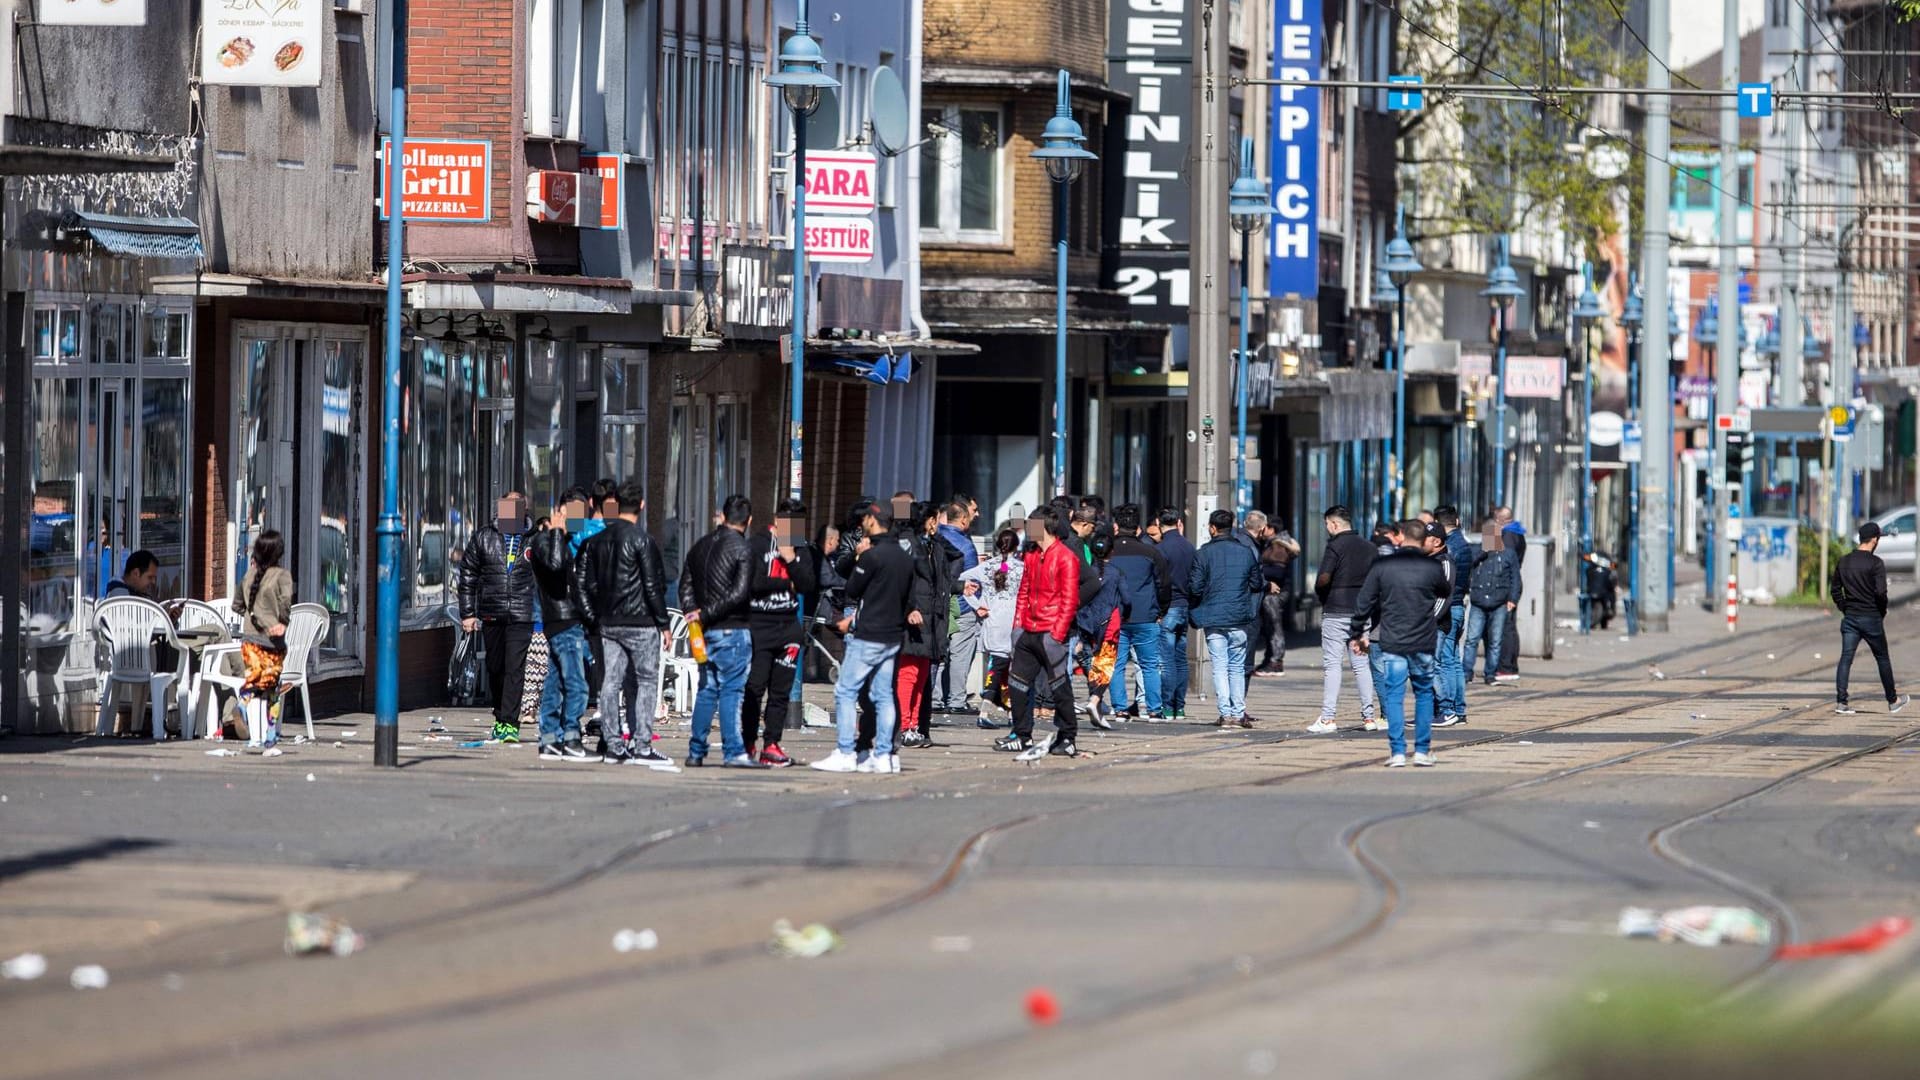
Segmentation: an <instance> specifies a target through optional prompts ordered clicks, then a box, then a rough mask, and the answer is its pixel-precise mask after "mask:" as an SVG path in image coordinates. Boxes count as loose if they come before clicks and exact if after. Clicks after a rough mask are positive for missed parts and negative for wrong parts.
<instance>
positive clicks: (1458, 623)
mask: <svg viewBox="0 0 1920 1080" xmlns="http://www.w3.org/2000/svg"><path fill="white" fill-rule="evenodd" d="M1433 519H1434V521H1435V522H1437V523H1438V524H1439V525H1440V527H1441V528H1442V529H1445V530H1446V534H1447V535H1446V541H1445V543H1446V559H1447V561H1448V562H1449V564H1451V566H1452V567H1453V597H1452V598H1451V599H1450V600H1448V601H1447V611H1446V613H1445V614H1444V615H1442V616H1441V617H1440V619H1441V624H1440V642H1439V645H1440V651H1439V654H1438V656H1439V661H1440V686H1439V688H1438V689H1437V690H1436V691H1435V692H1434V697H1435V698H1436V699H1437V702H1436V705H1435V708H1436V709H1438V710H1439V714H1440V715H1439V717H1438V718H1437V719H1435V720H1434V722H1433V723H1434V726H1435V727H1452V726H1454V725H1455V724H1464V723H1466V722H1467V672H1466V669H1465V668H1464V667H1462V666H1461V664H1460V634H1461V632H1462V631H1463V630H1464V629H1465V628H1466V625H1467V579H1468V578H1470V577H1471V576H1472V575H1473V545H1471V544H1469V543H1467V537H1466V534H1465V533H1463V532H1461V531H1460V511H1459V509H1458V508H1456V507H1452V506H1442V507H1439V508H1438V509H1436V510H1434V512H1433Z"/></svg>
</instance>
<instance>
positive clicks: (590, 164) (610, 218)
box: [580, 154, 626, 229]
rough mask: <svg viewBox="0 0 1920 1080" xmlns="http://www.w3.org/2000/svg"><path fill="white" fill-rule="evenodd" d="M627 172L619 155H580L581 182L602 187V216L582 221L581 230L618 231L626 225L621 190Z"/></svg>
mask: <svg viewBox="0 0 1920 1080" xmlns="http://www.w3.org/2000/svg"><path fill="white" fill-rule="evenodd" d="M625 172H626V163H625V162H624V161H622V160H621V158H620V155H619V154H582V155H580V182H581V183H582V184H599V185H600V215H599V217H598V218H597V219H596V220H593V221H582V222H581V223H580V227H581V228H583V229H618V228H620V227H621V226H622V225H624V224H626V222H624V221H623V220H621V213H622V209H623V207H622V202H623V200H624V198H625V196H624V195H623V194H622V193H621V190H620V187H621V184H622V182H623V181H624V179H625V176H624V174H625Z"/></svg>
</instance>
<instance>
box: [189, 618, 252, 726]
mask: <svg viewBox="0 0 1920 1080" xmlns="http://www.w3.org/2000/svg"><path fill="white" fill-rule="evenodd" d="M222 605H223V602H222V601H214V602H213V603H208V602H207V601H205V600H183V601H181V602H180V613H179V615H178V616H176V617H175V619H174V625H175V626H177V627H178V628H180V629H182V630H191V629H194V628H197V627H201V626H214V627H218V628H219V629H220V630H221V632H222V637H221V638H220V639H219V640H217V641H212V642H208V643H207V644H205V645H203V646H201V647H200V654H199V661H200V662H199V666H198V670H196V671H193V672H192V676H193V678H192V680H191V682H188V681H187V680H185V679H183V680H182V681H181V685H180V723H181V725H182V727H181V729H180V734H181V735H182V736H183V737H185V738H192V735H190V734H189V733H188V728H187V727H186V726H185V725H187V724H189V723H192V724H193V725H195V726H196V727H198V729H199V732H200V734H201V735H203V736H204V737H206V738H209V739H211V738H213V737H214V736H215V735H218V734H219V733H220V726H221V725H220V722H219V721H220V709H219V706H220V691H221V690H222V689H223V688H224V689H226V690H227V691H228V692H230V693H233V694H238V693H239V692H240V685H241V684H242V683H244V682H246V675H245V674H244V673H241V674H234V671H233V667H232V665H230V664H229V661H230V660H237V659H238V658H239V656H240V643H239V642H237V641H233V640H231V637H232V634H233V624H232V623H231V622H230V621H229V620H228V614H229V612H228V609H227V608H226V607H224V606H222ZM182 655H183V666H184V663H185V661H184V657H185V656H186V655H187V654H184V653H183V654H182Z"/></svg>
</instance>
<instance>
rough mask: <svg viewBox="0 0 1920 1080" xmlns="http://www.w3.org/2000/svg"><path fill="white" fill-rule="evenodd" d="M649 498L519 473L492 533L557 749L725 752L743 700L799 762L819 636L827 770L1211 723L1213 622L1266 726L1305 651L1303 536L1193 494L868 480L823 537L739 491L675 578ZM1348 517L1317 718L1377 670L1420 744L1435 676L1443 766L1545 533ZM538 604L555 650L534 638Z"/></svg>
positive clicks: (487, 561)
mask: <svg viewBox="0 0 1920 1080" xmlns="http://www.w3.org/2000/svg"><path fill="white" fill-rule="evenodd" d="M644 509H645V502H644V497H643V491H642V489H641V488H640V487H639V486H638V485H634V484H628V485H616V484H614V483H613V482H611V481H601V482H600V483H598V484H596V485H595V486H594V487H593V488H592V490H587V489H583V488H574V489H570V490H568V491H567V492H565V493H564V494H563V495H562V496H561V499H560V505H559V506H558V507H556V508H554V509H553V511H552V513H551V514H550V515H548V516H547V517H545V518H536V517H534V516H532V515H530V514H529V512H528V507H527V503H526V500H525V499H524V498H523V497H522V496H520V495H519V494H518V493H509V494H508V495H507V496H506V497H505V498H503V499H502V500H501V501H500V503H499V505H498V507H497V513H496V516H495V520H494V521H493V522H492V523H490V524H488V525H487V526H485V527H483V528H481V529H479V530H477V531H476V532H475V534H474V535H473V537H472V538H471V539H470V540H469V542H468V543H467V545H466V548H465V550H464V551H463V553H462V560H461V574H460V586H459V603H460V614H461V617H462V623H463V626H464V627H465V629H466V630H467V631H469V632H471V633H477V634H479V635H480V637H481V639H482V641H483V642H484V645H485V653H486V658H487V659H486V665H487V670H486V678H487V683H488V688H489V690H490V692H491V694H492V699H493V702H494V737H495V738H497V739H500V740H503V741H514V740H517V739H518V738H519V728H520V716H521V711H520V710H521V702H522V700H523V699H524V700H526V701H528V702H533V701H537V702H538V704H537V709H536V710H535V711H536V712H537V716H538V726H539V739H540V754H541V756H542V757H545V758H552V759H557V760H563V761H564V760H575V761H586V760H599V761H602V762H607V763H614V764H633V765H644V766H647V767H649V768H652V769H656V770H661V771H676V772H677V771H679V770H681V769H682V768H698V767H702V766H704V765H706V764H707V760H708V758H709V756H710V755H711V753H712V743H711V737H712V729H713V726H714V724H715V722H716V721H718V724H719V728H720V751H719V755H718V763H719V764H720V765H721V766H723V767H728V768H741V769H771V768H784V767H787V766H790V765H793V764H796V762H795V761H794V759H793V758H792V757H791V756H789V755H788V754H787V753H786V751H785V750H784V749H783V748H782V747H781V745H780V744H781V740H782V739H783V737H784V735H785V731H786V727H787V723H788V719H789V713H790V706H791V704H792V703H793V702H794V701H795V699H797V698H798V694H796V693H794V684H795V681H796V679H797V678H799V677H800V675H801V671H802V668H803V667H804V662H805V653H806V651H807V648H808V646H809V644H810V643H813V642H818V643H819V645H820V647H821V648H822V649H824V650H825V651H826V652H827V653H828V654H829V655H831V656H832V657H833V659H834V661H835V662H836V663H837V665H838V674H837V678H836V679H835V686H834V709H833V723H834V727H835V729H836V730H835V735H836V740H835V747H834V750H833V751H832V752H831V753H829V754H828V755H826V756H825V757H823V758H820V759H819V760H816V761H814V762H812V763H811V765H812V767H813V768H815V769H819V770H822V771H826V772H860V773H893V772H898V771H899V770H900V756H899V755H900V751H901V750H903V749H913V748H917V747H923V746H928V745H932V743H933V728H934V726H935V725H936V723H939V722H942V721H945V722H948V723H951V722H953V718H954V717H965V718H969V719H970V720H971V722H972V723H973V724H974V725H976V726H977V727H979V728H982V729H988V730H995V729H998V730H999V732H1000V733H999V734H998V735H997V736H996V737H994V739H993V746H994V748H995V749H996V750H1000V751H1005V752H1008V753H1010V754H1014V755H1018V756H1020V757H1022V758H1025V759H1027V760H1037V759H1038V758H1040V757H1042V756H1060V757H1068V758H1071V757H1074V756H1077V755H1078V754H1079V753H1080V748H1079V734H1080V723H1081V722H1082V718H1084V719H1085V721H1086V722H1087V723H1089V724H1091V725H1093V726H1095V727H1097V728H1102V729H1112V728H1113V727H1114V726H1115V725H1116V724H1119V723H1125V722H1129V721H1141V722H1147V723H1154V722H1160V723H1175V722H1184V721H1186V720H1187V701H1188V686H1189V683H1190V681H1191V673H1190V669H1189V662H1188V639H1189V635H1190V634H1198V635H1200V636H1201V637H1202V638H1203V640H1204V643H1205V655H1206V657H1207V660H1208V667H1209V669H1210V673H1211V678H1210V683H1211V689H1212V700H1213V704H1214V710H1215V715H1214V716H1213V717H1212V723H1213V724H1215V725H1216V726H1221V727H1229V726H1231V727H1239V728H1252V727H1254V726H1255V724H1256V723H1258V722H1259V721H1258V718H1257V717H1255V716H1254V715H1252V714H1251V713H1250V712H1249V711H1248V708H1247V690H1248V687H1249V685H1250V683H1251V681H1252V680H1253V679H1255V678H1260V677H1265V676H1277V675H1281V674H1283V673H1284V672H1285V670H1286V668H1285V660H1286V637H1287V632H1288V626H1289V623H1290V621H1291V611H1292V609H1293V607H1294V605H1295V603H1296V597H1295V596H1294V581H1295V567H1294V565H1293V564H1294V561H1295V560H1296V559H1298V558H1299V557H1300V555H1301V552H1302V548H1301V545H1300V543H1299V541H1298V540H1296V539H1295V538H1294V537H1293V535H1292V534H1291V533H1290V532H1289V531H1288V530H1287V529H1286V528H1285V527H1283V526H1282V525H1281V524H1280V523H1278V522H1275V521H1273V520H1271V519H1270V518H1269V517H1268V516H1267V515H1266V514H1263V513H1260V512H1258V511H1253V512H1249V513H1247V514H1245V515H1243V516H1241V517H1239V518H1236V517H1235V515H1234V514H1232V513H1231V512H1229V511H1225V510H1220V511H1214V512H1213V513H1211V514H1210V515H1208V518H1207V520H1206V521H1205V522H1204V523H1203V524H1204V528H1205V531H1206V535H1205V537H1204V538H1198V539H1200V540H1201V542H1200V543H1198V544H1196V543H1195V542H1194V541H1193V540H1190V539H1189V537H1188V531H1187V530H1188V524H1187V520H1186V516H1185V514H1184V513H1183V512H1182V511H1181V510H1180V509H1179V508H1178V507H1172V506H1167V507H1161V508H1160V509H1158V510H1157V511H1150V510H1147V509H1144V508H1142V507H1140V506H1138V505H1135V504H1126V505H1122V506H1117V507H1113V508H1111V509H1110V508H1109V507H1108V506H1107V505H1106V504H1105V502H1104V501H1103V500H1102V499H1100V498H1099V497H1098V496H1094V495H1088V496H1083V497H1081V498H1079V499H1069V498H1064V497H1062V498H1056V499H1054V500H1052V501H1051V502H1049V503H1047V504H1046V505H1044V506H1041V507H1039V508H1037V509H1035V510H1034V511H1033V512H1032V513H1031V514H1027V515H1025V516H1024V517H1022V518H1019V519H1016V520H1008V521H1004V522H1001V523H999V524H998V525H997V526H996V527H994V528H993V529H991V530H990V531H982V533H981V535H982V539H983V541H984V542H982V543H976V540H975V536H976V529H975V525H976V522H977V520H978V515H979V507H978V504H977V503H975V501H974V500H973V499H971V498H969V497H967V496H965V495H955V496H953V497H952V498H949V499H947V500H945V501H944V502H931V501H926V500H921V499H918V498H916V497H915V496H914V495H913V493H911V492H905V491H902V492H897V493H895V494H894V495H893V496H892V497H891V498H889V499H886V500H881V499H878V498H868V497H863V498H862V499H860V500H859V501H858V502H857V503H856V504H855V505H854V506H852V507H851V508H850V509H849V510H848V512H847V513H846V515H845V516H844V517H843V518H842V519H841V520H840V521H839V522H838V523H837V524H836V525H833V526H829V527H827V528H824V529H822V530H820V532H819V533H818V534H816V535H814V536H813V537H811V538H810V537H809V536H808V534H807V527H806V518H807V512H808V511H807V507H806V506H805V505H803V504H802V503H800V502H799V501H797V500H792V499H789V500H785V501H783V502H781V503H780V504H779V505H778V506H777V507H775V509H774V512H773V514H772V515H770V516H769V517H768V518H756V515H755V512H754V508H753V505H752V503H751V502H750V500H748V499H747V498H746V497H744V496H739V495H736V496H732V497H730V498H728V499H727V500H726V501H725V503H724V504H723V505H722V506H721V507H720V509H719V510H718V511H716V513H715V514H714V520H713V528H712V531H710V532H709V533H708V534H707V535H705V536H703V537H701V538H700V539H699V540H698V541H696V542H695V543H694V544H693V545H692V546H691V547H690V548H689V550H688V551H687V553H686V557H685V558H684V560H683V561H682V565H681V567H680V573H679V577H678V580H677V581H670V580H669V573H668V570H667V568H666V566H665V565H664V560H663V558H662V553H661V550H660V548H659V547H658V545H657V544H656V543H655V541H654V540H653V538H652V537H651V536H650V535H649V533H648V532H647V530H646V529H645V528H644V527H642V526H641V525H640V523H639V521H640V515H641V513H642V512H643V511H644ZM1323 521H1324V527H1325V529H1326V533H1327V543H1326V545H1325V549H1324V552H1323V554H1322V556H1321V558H1320V561H1319V565H1318V568H1317V573H1316V575H1315V577H1314V579H1313V581H1312V583H1311V587H1312V589H1313V593H1314V596H1315V598H1316V600H1317V602H1318V611H1319V621H1320V631H1321V642H1322V644H1321V674H1322V693H1321V707H1320V711H1319V715H1318V717H1317V719H1315V720H1314V721H1313V722H1312V723H1311V724H1310V725H1309V726H1308V728H1307V730H1308V732H1310V733H1313V734H1325V733H1331V732H1334V731H1336V730H1338V728H1339V724H1338V720H1339V709H1340V697H1341V692H1342V689H1343V686H1344V684H1345V682H1346V681H1347V680H1348V678H1349V677H1351V679H1352V681H1353V683H1354V685H1355V690H1356V692H1357V697H1358V702H1359V709H1360V717H1359V719H1360V722H1361V727H1362V728H1363V729H1364V730H1366V731H1380V732H1384V733H1385V734H1386V737H1387V741H1388V748H1389V757H1388V764H1389V765H1390V766H1393V767H1398V766H1401V765H1405V764H1407V763H1408V762H1409V757H1408V747H1407V742H1408V733H1407V731H1406V728H1407V723H1406V718H1407V712H1406V709H1407V697H1408V694H1409V692H1411V694H1412V697H1413V701H1414V705H1413V716H1414V723H1413V732H1412V737H1411V741H1412V743H1413V746H1412V756H1411V759H1410V760H1411V763H1412V764H1414V765H1417V766H1423V765H1431V764H1432V763H1433V758H1432V746H1431V729H1432V728H1434V727H1449V726H1453V725H1456V724H1463V723H1466V721H1467V688H1468V685H1469V684H1470V683H1472V682H1473V681H1474V679H1473V673H1474V668H1475V666H1476V662H1477V660H1478V657H1479V655H1480V651H1481V649H1482V648H1483V647H1484V650H1485V653H1484V655H1485V660H1484V668H1483V670H1484V675H1483V680H1484V682H1485V684H1486V685H1487V686H1498V685H1500V684H1501V683H1502V682H1506V681H1511V680H1513V679H1515V678H1517V677H1518V675H1517V672H1516V671H1515V669H1514V665H1513V659H1512V658H1513V653H1514V649H1513V646H1514V643H1515V635H1514V634H1512V633H1510V632H1508V631H1509V625H1510V620H1511V615H1512V613H1513V612H1514V610H1515V609H1516V607H1517V605H1518V603H1519V600H1520V596H1521V588H1522V586H1521V574H1520V566H1521V560H1522V559H1523V557H1524V554H1525V543H1526V534H1525V530H1524V529H1523V528H1522V527H1521V526H1519V525H1518V524H1517V523H1516V522H1514V520H1513V515H1512V513H1511V511H1509V510H1507V509H1506V508H1504V507H1501V508H1497V509H1496V510H1495V511H1494V512H1493V513H1492V514H1491V515H1489V516H1488V518H1487V519H1486V521H1485V523H1484V527H1483V529H1482V532H1481V537H1480V543H1479V545H1478V546H1477V547H1476V546H1475V545H1474V544H1472V543H1470V542H1469V541H1468V539H1467V537H1466V535H1465V534H1464V533H1463V530H1462V518H1461V515H1460V513H1459V511H1458V509H1457V508H1455V507H1451V506H1440V507H1436V508H1434V509H1433V510H1432V511H1429V512H1424V513H1422V514H1420V515H1419V516H1418V517H1416V518H1410V519H1408V520H1406V521H1401V522H1397V523H1391V524H1385V525H1382V526H1380V527H1378V528H1376V529H1375V530H1374V532H1373V534H1372V539H1371V541H1369V540H1365V539H1362V538H1361V537H1360V535H1359V534H1358V533H1356V532H1355V529H1354V515H1353V513H1352V512H1351V511H1350V510H1349V509H1348V508H1346V507H1343V506H1335V507H1332V508H1330V509H1328V510H1327V511H1326V513H1325V515H1324V518H1323ZM676 617H678V618H681V619H684V621H685V626H684V632H685V635H686V638H687V641H688V643H689V645H690V647H691V649H692V651H693V653H694V657H695V659H696V660H697V661H698V664H699V669H700V678H699V688H698V694H697V696H696V698H695V700H694V704H693V718H692V731H691V734H690V736H689V739H688V743H687V753H686V756H685V758H684V759H682V760H681V761H679V762H675V761H674V760H672V759H671V758H669V757H668V756H667V755H665V754H663V753H661V752H660V749H659V748H658V746H657V745H656V742H657V736H656V734H655V732H654V722H655V719H656V717H657V715H658V713H659V711H660V700H659V686H660V679H659V676H660V667H661V664H662V663H663V655H664V654H665V653H666V651H667V650H669V649H671V648H672V645H673V642H674V636H673V635H674V633H675V630H676V623H675V619H676ZM815 627H817V628H818V630H817V632H815V631H813V630H812V628H815ZM536 629H537V631H538V637H539V638H541V639H544V642H545V650H544V662H543V663H530V662H529V655H528V654H529V645H530V643H532V642H534V641H535V640H537V639H536ZM1263 649H1264V652H1265V656H1264V658H1258V657H1257V654H1258V653H1259V652H1260V651H1261V650H1263ZM1256 660H1258V662H1257V663H1256ZM976 666H978V667H979V668H980V669H981V670H982V671H983V673H984V674H983V677H982V678H981V681H980V683H979V686H980V691H979V693H978V695H975V694H974V693H972V692H971V687H972V686H973V685H974V684H973V679H974V673H975V670H976ZM591 673H597V677H595V678H591V679H590V678H589V676H590V674H591ZM529 677H531V679H533V680H537V681H528V682H524V683H523V680H527V679H529ZM596 698H597V701H598V717H597V719H589V716H588V714H589V712H590V711H591V710H593V709H594V704H595V699H596ZM937 718H938V719H937ZM1196 719H1198V718H1196ZM596 733H597V735H598V745H597V747H596V749H595V750H593V751H589V750H588V749H587V747H586V739H587V738H589V737H592V736H593V735H594V734H596Z"/></svg>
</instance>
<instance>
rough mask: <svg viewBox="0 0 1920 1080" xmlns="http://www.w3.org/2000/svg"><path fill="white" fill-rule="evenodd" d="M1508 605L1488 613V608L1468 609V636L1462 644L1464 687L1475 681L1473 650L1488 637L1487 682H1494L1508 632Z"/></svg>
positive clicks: (1462, 680) (1461, 667)
mask: <svg viewBox="0 0 1920 1080" xmlns="http://www.w3.org/2000/svg"><path fill="white" fill-rule="evenodd" d="M1508 614H1509V613H1508V611H1507V608H1506V605H1504V604H1502V605H1501V606H1499V607H1497V608H1494V609H1493V610H1492V611H1488V610H1487V609H1486V608H1481V607H1472V606H1469V607H1468V608H1467V636H1466V638H1465V639H1464V640H1462V641H1461V642H1460V650H1461V651H1460V681H1461V683H1462V685H1464V684H1466V683H1468V682H1471V681H1473V650H1474V649H1476V648H1478V647H1479V645H1480V636H1481V635H1482V634H1483V633H1484V634H1485V635H1486V637H1487V681H1488V682H1492V681H1493V673H1494V669H1495V667H1497V666H1498V665H1499V663H1500V640H1501V638H1503V637H1504V636H1505V635H1506V632H1507V615H1508Z"/></svg>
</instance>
